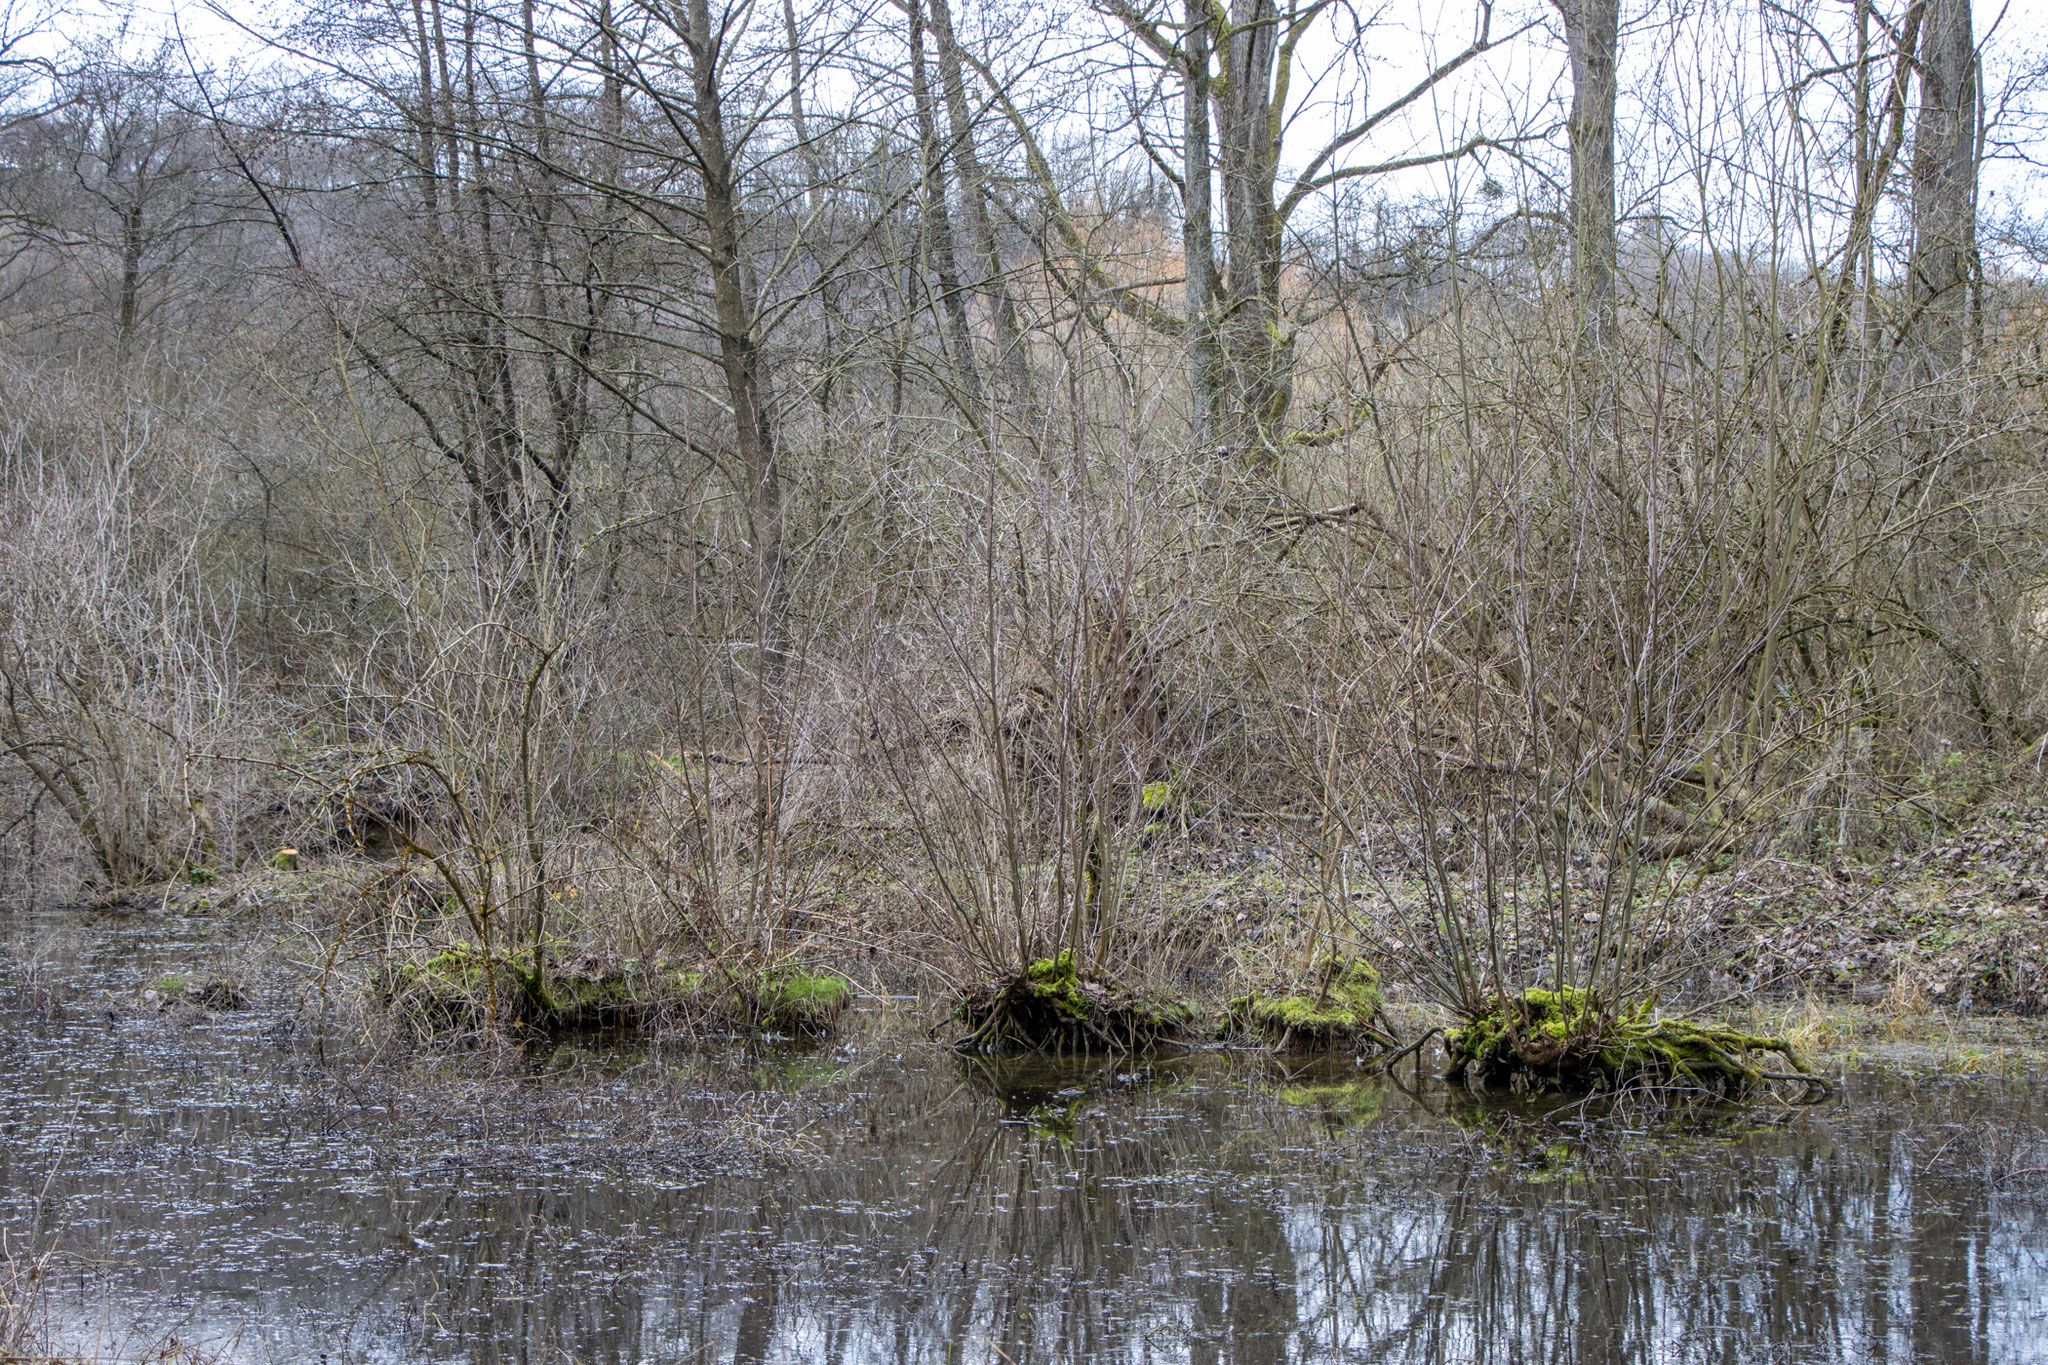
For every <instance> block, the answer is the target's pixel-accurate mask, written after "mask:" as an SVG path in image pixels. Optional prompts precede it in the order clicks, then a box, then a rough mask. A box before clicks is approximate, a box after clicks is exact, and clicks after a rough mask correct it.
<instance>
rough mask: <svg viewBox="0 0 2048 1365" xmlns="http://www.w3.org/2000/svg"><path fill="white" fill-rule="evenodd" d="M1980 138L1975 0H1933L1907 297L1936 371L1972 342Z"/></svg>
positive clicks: (1926, 27) (1912, 327) (1914, 328)
mask: <svg viewBox="0 0 2048 1365" xmlns="http://www.w3.org/2000/svg"><path fill="white" fill-rule="evenodd" d="M1977 144H1978V89H1977V48H1976V42H1975V39H1974V37H1973V35H1972V33H1971V27H1970V4H1969V0H1928V4H1927V10H1926V18H1925V19H1924V21H1923V22H1922V24H1921V27H1920V112H1919V117H1918V119H1917V121H1916V123H1915V125H1914V132H1913V252H1912V258H1911V260H1910V261H1909V262H1908V268H1907V303H1908V307H1909V308H1910V310H1911V312H1910V314H1909V322H1908V337H1909V340H1910V342H1911V344H1913V346H1914V347H1915V349H1916V350H1917V352H1918V357H1919V360H1920V362H1921V363H1922V364H1923V365H1924V366H1925V367H1926V372H1927V374H1928V376H1929V377H1930V378H1939V377H1940V376H1942V375H1945V374H1949V373H1951V372H1953V371H1954V370H1955V369H1956V367H1957V366H1959V365H1960V364H1962V362H1963V360H1964V359H1965V357H1966V356H1967V355H1968V353H1969V351H1970V349H1971V341H1972V339H1973V336H1972V334H1973V330H1974V329H1973V327H1972V323H1971V310H1970V286H1971V284H1972V282H1973V281H1974V280H1975V278H1976V273H1977V159H1978V145H1977Z"/></svg>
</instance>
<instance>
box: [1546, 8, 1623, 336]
mask: <svg viewBox="0 0 2048 1365" xmlns="http://www.w3.org/2000/svg"><path fill="white" fill-rule="evenodd" d="M1557 8H1558V11H1559V12H1560V13H1561V14H1563V16H1564V38H1565V47H1566V49H1567V50H1568V51H1569V53H1570V56H1571V64H1572V115H1571V124H1570V132H1571V148H1572V193H1571V212H1570V217H1571V234H1572V308H1573V311H1574V313H1575V315H1576V319H1577V322H1578V327H1579V334H1580V335H1581V336H1582V337H1583V338H1584V339H1585V340H1586V341H1587V342H1588V343H1589V344H1591V345H1592V346H1594V347H1598V348H1604V347H1606V346H1607V345H1608V343H1609V342H1611V341H1612V340H1613V338H1614V263H1615V235H1614V100H1615V91H1616V84H1617V82H1616V78H1615V58H1616V55H1617V52H1618V49H1619V46H1620V41H1621V4H1620V0H1557Z"/></svg>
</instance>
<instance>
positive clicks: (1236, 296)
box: [1213, 0, 1292, 474]
mask: <svg viewBox="0 0 2048 1365" xmlns="http://www.w3.org/2000/svg"><path fill="white" fill-rule="evenodd" d="M1279 44H1280V19H1279V15H1278V14H1277V13H1276V12H1275V10H1274V6H1273V0H1235V3H1233V4H1232V6H1231V15H1230V33H1229V37H1228V38H1227V39H1226V40H1225V42H1224V44H1223V56H1224V71H1223V77H1224V78H1223V80H1222V82H1221V83H1220V86H1219V87H1217V88H1216V89H1215V90H1214V91H1213V93H1214V95H1215V105H1216V113H1217V118H1216V133H1217V143H1218V151H1219V152H1220V154H1221V155H1220V162H1221V168H1222V172H1223V215H1224V231H1225V234H1226V240H1227V243H1228V256H1227V261H1226V265H1225V269H1226V271H1227V282H1226V287H1225V293H1226V296H1227V297H1228V298H1229V300H1230V307H1229V310H1228V313H1227V315H1226V316H1225V317H1224V318H1222V319H1221V320H1220V321H1219V322H1218V325H1217V330H1218V333H1219V336H1220V339H1221V342H1222V352H1223V362H1224V371H1225V378H1226V381H1227V384H1228V398H1227V400H1226V402H1225V405H1224V407H1225V413H1226V422H1227V426H1228V428H1229V429H1228V430H1227V431H1226V432H1225V433H1224V434H1223V439H1224V443H1225V444H1228V445H1231V446H1233V447H1236V448H1238V449H1239V451H1240V455H1241V458H1242V459H1243V460H1244V462H1245V464H1246V466H1247V467H1248V468H1250V469H1252V470H1253V471H1255V472H1259V473H1265V474H1271V473H1273V472H1274V470H1275V468H1276V467H1277V465H1278V463H1279V450H1278V447H1277V445H1276V443H1275V440H1274V433H1275V431H1276V430H1277V428H1278V426H1279V424H1280V421H1281V419H1282V418H1284V417H1285V416H1286V412H1287V403H1288V398H1289V396H1290V394H1291V392H1292V390H1291V386H1290V385H1289V383H1288V374H1289V371H1290V369H1291V366H1290V365H1289V364H1288V356H1287V355H1286V343H1285V342H1284V341H1283V340H1282V338H1281V331H1280V307H1279V303H1280V301H1279V291H1280V218H1279V214H1278V213H1277V212H1276V210H1275V207H1274V204H1273V177H1274V174H1275V171H1276V165H1275V153H1276V152H1277V150H1278V146H1277V143H1276V140H1275V131H1276V130H1275V128H1274V124H1273V116H1274V113H1275V110H1274V108H1273V67H1274V58H1275V56H1276V55H1277V53H1278V49H1279Z"/></svg>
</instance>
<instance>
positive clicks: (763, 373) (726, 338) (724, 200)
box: [686, 0, 783, 677]
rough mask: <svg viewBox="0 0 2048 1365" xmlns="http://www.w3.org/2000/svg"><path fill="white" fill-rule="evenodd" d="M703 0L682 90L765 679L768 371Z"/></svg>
mask: <svg viewBox="0 0 2048 1365" xmlns="http://www.w3.org/2000/svg"><path fill="white" fill-rule="evenodd" d="M720 32H721V30H720V29H719V28H717V27H714V26H713V24H712V22H711V7H710V0H689V32H688V34H687V35H686V41H687V43H688V46H689V50H690V84H691V99H692V102H693V109H692V113H691V121H692V122H693V123H694V124H695V125H696V127H695V130H694V131H695V132H696V134H697V158H696V159H697V163H698V170H699V173H700V175H701V178H702V180H703V188H704V238H705V241H704V246H705V253H704V254H705V257H706V259H707V260H708V261H709V263H710V266H711V295H712V305H713V309H714V312H715V314H716V317H717V326H718V355H719V366H720V369H721V370H722V372H723V373H724V376H725V391H726V398H727V401H728V402H729V404H730V405H731V408H732V419H733V435H734V442H735V444H736V446H737V448H738V452H739V463H740V473H741V477H742V478H743V479H744V480H745V482H746V487H745V489H744V490H743V497H744V501H745V507H746V512H747V530H748V535H749V539H750V540H751V541H752V549H753V558H754V579H755V581H754V609H755V611H756V612H757V613H758V614H759V615H760V618H761V623H762V649H763V653H764V655H765V656H766V660H765V661H764V666H763V669H762V672H763V676H764V677H765V676H766V675H768V674H769V673H772V672H773V671H774V670H773V666H772V659H773V657H774V653H775V649H776V645H775V643H774V639H775V638H776V636H777V635H778V633H779V632H778V625H779V617H780V604H781V598H782V588H783V583H782V531H783V525H782V470H781V461H780V459H779V455H778V451H777V448H776V440H775V425H774V412H773V403H774V399H773V395H772V393H771V391H770V386H769V379H768V367H767V364H766V362H765V361H764V360H763V358H762V355H761V346H760V342H759V340H758V339H757V338H756V337H755V335H754V313H753V307H752V302H751V300H750V299H749V298H748V291H747V281H746V272H745V263H744V261H743V260H742V259H741V251H740V248H741V240H740V203H739V198H740V186H739V183H738V177H737V175H736V174H735V172H734V169H733V163H732V154H731V151H730V149H729V148H728V147H727V146H726V132H725V105H724V97H723V94H722V92H721V91H720V89H719V76H720V72H719V57H720V55H721V53H722V52H723V50H724V49H723V45H722V44H721V43H720V41H719V38H718V34H719V33H720Z"/></svg>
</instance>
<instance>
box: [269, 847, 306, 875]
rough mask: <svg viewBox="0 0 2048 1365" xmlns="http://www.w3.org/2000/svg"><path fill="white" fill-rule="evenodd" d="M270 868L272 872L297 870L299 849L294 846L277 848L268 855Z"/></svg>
mask: <svg viewBox="0 0 2048 1365" xmlns="http://www.w3.org/2000/svg"><path fill="white" fill-rule="evenodd" d="M270 868H271V871H273V872H297V871H298V870H299V851H298V850H297V849H295V848H281V849H279V850H278V851H277V852H275V853H273V854H271V855H270Z"/></svg>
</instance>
